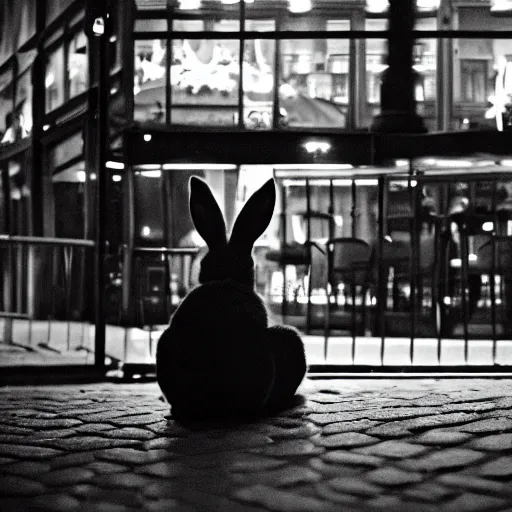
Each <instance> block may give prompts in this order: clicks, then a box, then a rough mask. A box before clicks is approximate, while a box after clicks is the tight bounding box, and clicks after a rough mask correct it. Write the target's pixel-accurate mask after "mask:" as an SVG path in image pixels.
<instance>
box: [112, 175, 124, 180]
mask: <svg viewBox="0 0 512 512" xmlns="http://www.w3.org/2000/svg"><path fill="white" fill-rule="evenodd" d="M121 179H122V177H121V176H120V175H119V174H113V175H112V181H121Z"/></svg>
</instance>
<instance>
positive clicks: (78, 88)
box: [68, 32, 87, 98]
mask: <svg viewBox="0 0 512 512" xmlns="http://www.w3.org/2000/svg"><path fill="white" fill-rule="evenodd" d="M68 81H69V97H70V98H73V97H74V96H76V95H78V94H80V93H82V92H85V91H86V90H87V38H86V37H85V34H84V33H83V32H80V33H78V34H77V35H76V36H75V37H74V38H73V39H72V40H71V42H70V44H69V52H68Z"/></svg>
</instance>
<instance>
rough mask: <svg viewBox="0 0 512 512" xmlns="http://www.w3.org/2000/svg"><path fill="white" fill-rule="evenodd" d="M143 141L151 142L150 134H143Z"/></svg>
mask: <svg viewBox="0 0 512 512" xmlns="http://www.w3.org/2000/svg"><path fill="white" fill-rule="evenodd" d="M144 140H145V141H146V142H149V141H150V140H151V134H150V133H145V134H144Z"/></svg>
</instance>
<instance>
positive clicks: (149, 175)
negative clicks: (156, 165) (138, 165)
mask: <svg viewBox="0 0 512 512" xmlns="http://www.w3.org/2000/svg"><path fill="white" fill-rule="evenodd" d="M140 175H141V176H144V177H145V178H160V177H161V176H162V171H160V170H158V171H141V172H140Z"/></svg>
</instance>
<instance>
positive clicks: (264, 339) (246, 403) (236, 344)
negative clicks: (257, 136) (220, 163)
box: [156, 176, 306, 418]
mask: <svg viewBox="0 0 512 512" xmlns="http://www.w3.org/2000/svg"><path fill="white" fill-rule="evenodd" d="M189 185H190V214H191V217H192V221H193V223H194V225H195V227H196V229H197V231H198V233H199V234H200V235H201V237H202V238H203V239H204V240H205V242H206V244H207V246H208V252H207V253H206V254H205V256H204V257H203V259H202V260H201V265H200V272H199V284H198V285H197V286H196V287H195V288H193V289H192V290H191V291H190V292H189V293H188V295H187V296H186V297H185V298H184V299H183V300H182V302H181V303H180V305H179V306H178V308H177V309H176V311H175V312H174V313H173V315H172V316H171V320H170V323H169V326H168V327H167V329H166V330H165V331H164V332H163V333H162V335H161V337H160V339H159V340H158V345H157V352H156V370H157V382H158V385H159V386H160V389H161V391H162V393H163V394H164V396H165V398H166V399H167V401H168V402H169V404H170V405H171V411H172V415H173V417H182V418H210V417H222V416H240V415H258V414H262V413H265V412H266V411H270V410H273V409H279V408H282V407H284V406H286V404H287V403H289V402H290V401H291V400H292V398H293V396H294V395H295V392H296V390H297V388H298V386H299V385H300V383H301V382H302V380H303V378H304V375H305V373H306V357H305V352H304V344H303V342H302V339H301V337H300V335H299V333H298V332H297V331H296V330H295V329H293V328H291V327H286V326H281V325H274V326H269V317H268V314H267V310H266V308H265V305H264V303H263V301H262V299H261V298H260V297H259V296H258V295H257V294H256V292H255V290H254V261H253V258H252V248H253V245H254V242H255V241H256V240H257V239H258V238H259V237H260V236H261V235H262V234H263V232H264V231H265V229H266V228H267V226H268V225H269V223H270V220H271V218H272V215H273V211H274V206H275V201H276V191H275V185H274V180H273V179H270V180H268V181H267V182H266V183H265V184H264V185H263V186H262V187H261V188H260V189H258V190H257V191H256V192H255V193H254V194H253V195H252V196H251V197H250V198H249V200H248V201H247V202H246V203H245V205H244V207H243V208H242V210H241V212H240V214H239V215H238V217H237V218H236V221H235V223H234V226H233V229H232V232H231V236H230V239H229V241H228V239H227V235H226V225H225V222H224V218H223V215H222V212H221V210H220V208H219V205H218V204H217V202H216V200H215V198H214V196H213V194H212V192H211V190H210V188H209V187H208V185H207V183H206V182H205V181H203V180H202V179H200V178H198V177H196V176H192V177H191V178H190V182H189Z"/></svg>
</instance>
